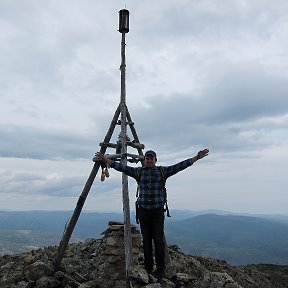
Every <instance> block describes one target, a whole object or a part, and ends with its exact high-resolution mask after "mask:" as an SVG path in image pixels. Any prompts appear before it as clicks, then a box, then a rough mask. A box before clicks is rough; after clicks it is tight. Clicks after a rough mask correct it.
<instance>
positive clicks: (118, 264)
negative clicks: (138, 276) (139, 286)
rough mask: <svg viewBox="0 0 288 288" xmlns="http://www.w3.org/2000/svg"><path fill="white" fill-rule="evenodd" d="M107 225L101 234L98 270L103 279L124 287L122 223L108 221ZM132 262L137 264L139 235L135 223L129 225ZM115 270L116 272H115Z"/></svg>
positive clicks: (139, 244)
mask: <svg viewBox="0 0 288 288" xmlns="http://www.w3.org/2000/svg"><path fill="white" fill-rule="evenodd" d="M108 225H109V227H108V229H107V230H106V231H104V232H103V233H102V234H103V235H104V237H103V238H102V244H101V245H102V249H100V253H99V254H100V255H97V257H99V258H100V259H103V263H99V272H100V273H101V272H102V275H101V276H102V277H103V279H109V282H111V284H113V283H114V287H125V285H126V269H125V267H126V264H125V247H124V225H123V223H119V222H114V221H110V222H109V223H108ZM131 236H132V247H133V250H132V252H133V262H134V265H138V259H139V253H140V246H141V235H140V232H139V230H138V229H137V228H136V226H135V225H131ZM115 271H116V272H115Z"/></svg>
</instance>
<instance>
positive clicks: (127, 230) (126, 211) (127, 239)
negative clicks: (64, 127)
mask: <svg viewBox="0 0 288 288" xmlns="http://www.w3.org/2000/svg"><path fill="white" fill-rule="evenodd" d="M125 46H126V44H125V32H122V41H121V66H120V71H121V101H120V111H121V133H120V138H121V149H122V150H121V154H122V157H121V163H122V164H123V165H127V143H126V140H127V107H126V83H125V80H126V79H125V78H126V60H125ZM122 199H123V216H124V243H125V264H126V275H128V269H129V268H130V267H131V266H132V265H133V254H132V237H131V222H130V206H129V191H128V176H127V175H126V174H124V173H122Z"/></svg>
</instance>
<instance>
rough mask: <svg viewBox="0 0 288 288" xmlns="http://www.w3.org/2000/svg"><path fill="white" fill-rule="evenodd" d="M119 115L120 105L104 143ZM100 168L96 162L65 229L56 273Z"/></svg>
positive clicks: (102, 149)
mask: <svg viewBox="0 0 288 288" xmlns="http://www.w3.org/2000/svg"><path fill="white" fill-rule="evenodd" d="M119 115H120V105H119V106H118V108H117V109H116V111H115V114H114V117H113V119H112V121H111V124H110V127H109V129H108V132H107V134H106V136H105V138H104V141H103V142H104V143H109V141H110V139H111V136H112V134H113V131H114V128H115V126H116V124H117V119H118V117H119ZM105 151H106V147H101V149H100V152H101V153H103V154H105ZM99 167H100V162H99V161H97V162H95V164H94V166H93V168H92V171H91V173H90V175H89V177H88V179H87V181H86V184H85V186H84V188H83V191H82V193H81V195H80V196H79V199H78V202H77V205H76V207H75V210H74V212H73V215H72V217H71V218H70V220H69V223H68V225H67V226H66V227H65V230H64V233H63V236H62V239H61V241H60V244H59V247H58V250H57V254H56V259H55V262H54V271H57V270H59V267H60V264H61V261H62V259H63V256H64V253H65V250H66V248H67V245H68V243H69V240H70V238H71V235H72V232H73V230H74V228H75V226H76V223H77V221H78V218H79V216H80V213H81V211H82V208H83V206H84V203H85V201H86V198H87V196H88V193H89V191H90V189H91V186H92V184H93V182H94V179H95V177H96V175H97V172H98V170H99Z"/></svg>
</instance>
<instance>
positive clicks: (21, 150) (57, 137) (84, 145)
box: [0, 125, 98, 160]
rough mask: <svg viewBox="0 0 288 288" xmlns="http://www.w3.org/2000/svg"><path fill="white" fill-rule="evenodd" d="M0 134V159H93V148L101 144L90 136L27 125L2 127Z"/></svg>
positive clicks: (0, 126) (0, 127)
mask: <svg viewBox="0 0 288 288" xmlns="http://www.w3.org/2000/svg"><path fill="white" fill-rule="evenodd" d="M0 134H1V139H0V155H1V157H16V158H32V159H40V160H43V159H50V160H60V159H80V158H91V157H93V156H94V155H91V153H93V146H94V145H95V147H96V146H97V145H98V143H93V140H94V139H93V138H92V137H89V136H88V135H83V134H82V135H77V134H71V133H70V134H69V133H66V132H65V131H62V132H61V131H54V130H47V129H39V128H32V127H25V126H21V127H20V126H15V125H0ZM97 149H98V148H97ZM95 152H96V151H95Z"/></svg>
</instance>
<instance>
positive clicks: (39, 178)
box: [0, 0, 288, 214]
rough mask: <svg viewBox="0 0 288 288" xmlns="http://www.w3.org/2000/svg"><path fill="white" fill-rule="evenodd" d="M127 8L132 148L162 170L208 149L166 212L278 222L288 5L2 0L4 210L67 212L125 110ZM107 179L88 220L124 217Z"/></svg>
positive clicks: (235, 0)
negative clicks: (122, 20) (148, 154)
mask: <svg viewBox="0 0 288 288" xmlns="http://www.w3.org/2000/svg"><path fill="white" fill-rule="evenodd" d="M125 5H126V8H127V9H128V10H129V11H130V32H129V33H128V34H127V35H126V43H127V47H126V57H127V81H126V85H127V105H128V108H129V112H130V114H131V117H132V120H133V121H134V122H135V127H136V130H137V133H138V136H139V138H140V142H141V143H143V144H145V149H154V150H155V151H156V152H157V154H158V164H159V165H164V166H165V165H170V164H174V163H177V162H178V161H180V160H184V159H187V158H189V157H192V156H194V155H195V154H196V153H197V152H198V150H200V149H203V148H209V149H210V155H209V156H208V157H206V158H205V159H203V160H201V161H199V162H197V163H195V165H193V166H192V167H190V168H188V169H186V170H185V171H183V172H181V173H179V174H177V175H175V176H174V177H172V178H170V179H169V180H168V181H167V187H168V195H169V196H168V198H169V206H170V209H172V210H173V209H191V210H203V209H222V210H228V211H233V212H250V213H270V214H274V213H282V214H287V212H288V211H287V203H288V193H287V182H288V181H287V171H288V170H287V166H288V164H287V163H288V133H287V132H288V85H287V78H288V36H287V35H288V18H287V15H288V1H286V0H253V1H249V0H177V1H175V0H174V1H172V0H165V1H164V0H159V1H154V0H153V1H152V0H144V1H136V0H133V1H132V0H126V1H124V0H123V1H122V0H109V1H106V0H97V1H95V0H93V1H92V0H86V1H80V0H78V1H76V0H69V1H68V0H62V1H59V0H49V1H43V0H37V1H36V0H24V1H23V0H13V1H4V0H0V99H1V100H0V101H1V102H0V103H1V105H0V109H1V113H0V135H1V136H0V197H1V200H0V209H12V210H35V209H45V210H73V209H74V208H75V206H76V203H77V200H78V197H79V195H80V194H81V192H82V189H83V187H84V185H85V182H86V180H87V178H88V176H89V174H90V171H91V169H92V167H93V162H92V158H93V156H94V154H95V152H97V151H98V150H99V143H100V142H102V141H103V139H104V136H105V135H106V132H107V130H108V128H109V125H110V122H111V120H112V117H113V115H114V112H115V110H116V108H117V106H118V104H119V102H120V71H119V66H120V61H121V59H120V51H121V46H120V45H121V34H120V33H119V32H118V31H117V29H118V11H119V10H121V9H123V8H125ZM119 129H120V128H119V127H118V126H117V127H116V129H115V133H114V135H113V138H112V140H113V141H112V140H111V141H112V142H115V140H116V139H117V136H118V133H119V132H120V130H119ZM114 152H115V151H113V150H110V151H109V150H108V151H107V153H114ZM131 152H132V151H131ZM135 153H136V152H135ZM110 174H111V177H110V178H109V179H107V181H105V182H103V183H102V182H101V181H100V175H97V177H96V179H95V182H94V184H93V186H92V189H91V191H90V193H89V196H88V198H87V201H86V203H85V205H84V210H93V211H122V196H121V193H122V192H121V190H122V186H121V174H120V173H119V172H116V171H114V170H112V169H111V170H110ZM129 190H130V192H129V193H130V201H131V208H132V209H133V208H134V201H135V191H136V186H135V181H134V180H133V179H130V181H129Z"/></svg>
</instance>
